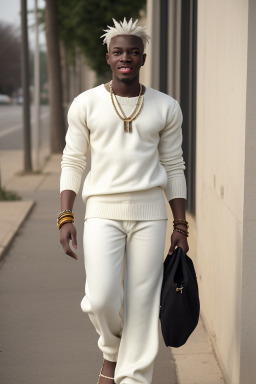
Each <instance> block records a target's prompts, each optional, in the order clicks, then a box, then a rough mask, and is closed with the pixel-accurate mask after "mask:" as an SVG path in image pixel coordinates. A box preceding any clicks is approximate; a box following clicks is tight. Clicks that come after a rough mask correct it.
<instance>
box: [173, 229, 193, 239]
mask: <svg viewBox="0 0 256 384" xmlns="http://www.w3.org/2000/svg"><path fill="white" fill-rule="evenodd" d="M173 231H176V232H180V233H182V234H183V235H185V236H187V237H188V236H189V232H188V231H183V230H182V229H178V228H174V230H173Z"/></svg>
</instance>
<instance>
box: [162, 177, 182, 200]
mask: <svg viewBox="0 0 256 384" xmlns="http://www.w3.org/2000/svg"><path fill="white" fill-rule="evenodd" d="M164 192H165V196H166V199H167V200H168V201H170V200H172V199H177V198H182V199H187V184H186V179H185V177H184V178H182V179H180V180H172V182H169V183H167V185H166V187H165V189H164Z"/></svg>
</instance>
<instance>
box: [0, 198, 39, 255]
mask: <svg viewBox="0 0 256 384" xmlns="http://www.w3.org/2000/svg"><path fill="white" fill-rule="evenodd" d="M34 206H35V201H33V200H29V201H0V211H1V216H2V220H1V223H0V261H1V262H2V260H3V258H4V256H5V254H6V253H7V251H8V250H9V248H10V246H11V244H12V242H13V240H14V238H15V236H16V234H17V232H18V231H19V229H20V227H21V226H22V224H23V223H24V221H25V220H26V218H27V217H28V215H29V214H30V212H31V211H32V209H33V207H34Z"/></svg>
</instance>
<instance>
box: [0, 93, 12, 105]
mask: <svg viewBox="0 0 256 384" xmlns="http://www.w3.org/2000/svg"><path fill="white" fill-rule="evenodd" d="M11 102H12V99H11V98H10V96H8V95H1V94H0V104H11Z"/></svg>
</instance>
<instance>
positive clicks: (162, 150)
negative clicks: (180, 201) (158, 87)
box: [158, 101, 187, 201]
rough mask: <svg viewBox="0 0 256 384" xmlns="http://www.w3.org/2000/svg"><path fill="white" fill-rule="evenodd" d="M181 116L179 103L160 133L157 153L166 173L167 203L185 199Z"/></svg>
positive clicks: (185, 187)
mask: <svg viewBox="0 0 256 384" xmlns="http://www.w3.org/2000/svg"><path fill="white" fill-rule="evenodd" d="M182 121H183V116H182V112H181V108H180V106H179V103H178V102H177V101H176V105H175V107H174V110H173V112H172V114H171V116H170V117H168V119H167V123H166V126H165V127H164V128H163V129H162V131H161V132H160V141H159V144H158V153H159V160H160V163H161V164H162V165H163V166H164V168H165V170H166V173H167V178H168V181H167V185H166V187H165V190H164V191H165V195H166V198H167V200H168V201H170V200H172V199H175V198H184V199H186V198H187V185H186V179H185V175H184V169H185V162H184V160H183V156H182V155H183V152H182V130H181V124H182Z"/></svg>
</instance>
